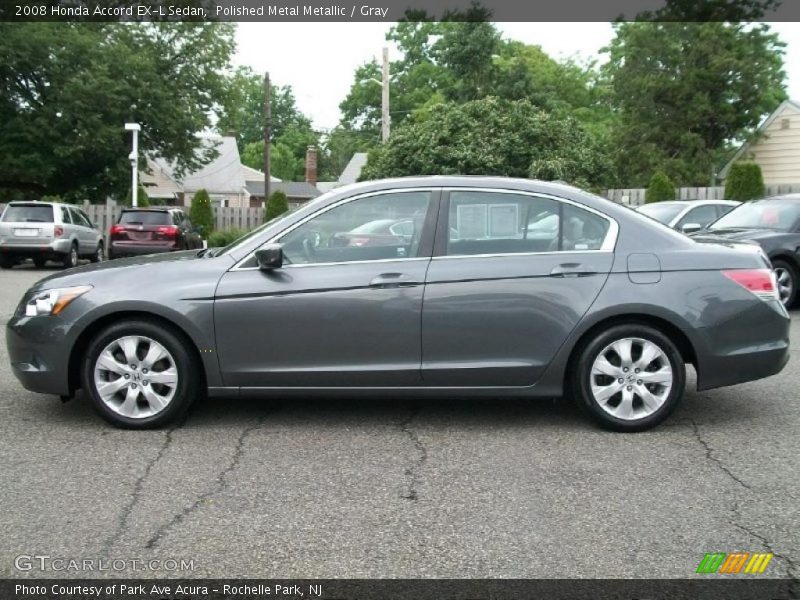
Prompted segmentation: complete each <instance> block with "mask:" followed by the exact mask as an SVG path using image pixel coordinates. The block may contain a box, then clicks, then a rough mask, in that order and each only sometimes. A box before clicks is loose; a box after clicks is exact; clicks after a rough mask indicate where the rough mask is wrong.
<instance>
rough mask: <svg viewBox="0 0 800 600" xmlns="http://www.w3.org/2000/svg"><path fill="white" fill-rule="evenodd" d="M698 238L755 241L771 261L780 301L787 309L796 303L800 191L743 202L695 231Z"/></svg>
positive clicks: (799, 273) (799, 279)
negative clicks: (701, 229) (699, 230)
mask: <svg viewBox="0 0 800 600" xmlns="http://www.w3.org/2000/svg"><path fill="white" fill-rule="evenodd" d="M697 239H701V240H709V241H723V240H725V241H727V240H731V241H746V240H750V241H752V242H753V243H757V244H758V245H760V246H761V248H762V249H763V250H764V252H765V253H766V255H767V256H768V257H769V259H770V261H771V262H772V267H773V269H774V270H775V277H776V278H777V281H778V293H779V294H780V298H781V302H783V304H784V305H785V306H786V307H787V308H789V307H791V306H793V305H794V304H795V302H796V300H797V289H798V285H800V194H789V195H785V196H775V197H772V198H765V199H763V200H752V201H750V202H745V203H744V204H742V205H741V206H739V207H738V208H736V209H734V210H732V211H731V212H729V213H728V214H726V215H725V216H723V217H722V218H721V219H719V220H718V221H715V222H714V223H712V224H711V225H709V226H708V228H707V229H706V230H705V231H702V232H700V233H698V234H697Z"/></svg>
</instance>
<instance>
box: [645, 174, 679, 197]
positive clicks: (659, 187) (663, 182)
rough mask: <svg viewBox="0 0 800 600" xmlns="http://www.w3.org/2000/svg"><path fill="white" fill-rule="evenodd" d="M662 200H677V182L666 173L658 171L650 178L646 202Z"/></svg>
mask: <svg viewBox="0 0 800 600" xmlns="http://www.w3.org/2000/svg"><path fill="white" fill-rule="evenodd" d="M662 200H675V184H673V183H672V180H671V179H670V178H669V177H667V175H666V173H663V172H661V171H658V172H657V173H654V174H653V177H652V178H651V179H650V185H648V186H647V193H646V194H645V202H661V201H662Z"/></svg>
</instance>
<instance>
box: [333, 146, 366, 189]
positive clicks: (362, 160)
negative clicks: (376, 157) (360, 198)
mask: <svg viewBox="0 0 800 600" xmlns="http://www.w3.org/2000/svg"><path fill="white" fill-rule="evenodd" d="M365 164H367V153H366V152H356V153H355V154H353V158H351V159H350V162H349V163H347V166H345V168H344V170H343V171H342V174H341V175H339V183H341V184H342V185H346V184H348V183H355V182H356V181H358V177H359V175H361V169H363V168H364V165H365Z"/></svg>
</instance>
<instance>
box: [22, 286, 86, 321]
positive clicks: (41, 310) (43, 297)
mask: <svg viewBox="0 0 800 600" xmlns="http://www.w3.org/2000/svg"><path fill="white" fill-rule="evenodd" d="M90 289H92V286H90V285H78V286H75V287H68V288H56V289H53V290H44V291H41V292H36V294H34V296H33V297H32V298H31V299H30V300H28V302H27V303H26V304H25V316H26V317H36V316H38V315H57V314H58V313H60V312H61V311H62V310H64V309H65V308H66V307H67V306H68V305H69V303H70V302H72V301H73V300H75V298H77V297H79V296H82V295H83V294H85V293H86V292H88V291H89V290H90Z"/></svg>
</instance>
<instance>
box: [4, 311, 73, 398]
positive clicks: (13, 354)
mask: <svg viewBox="0 0 800 600" xmlns="http://www.w3.org/2000/svg"><path fill="white" fill-rule="evenodd" d="M57 319H58V317H43V316H41V317H19V316H15V317H12V318H11V320H9V322H8V325H6V346H7V347H8V357H9V359H10V361H11V371H12V373H14V376H15V377H16V378H17V379H18V380H19V382H20V383H21V384H22V386H23V387H24V388H25V389H27V390H30V391H32V392H38V393H40V394H56V395H69V394H70V389H69V374H68V372H67V371H68V363H69V353H68V349H69V346H68V345H67V344H66V343H65V340H64V335H63V333H62V332H63V330H64V328H63V327H59V326H58V323H57V322H55V321H56V320H57Z"/></svg>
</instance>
